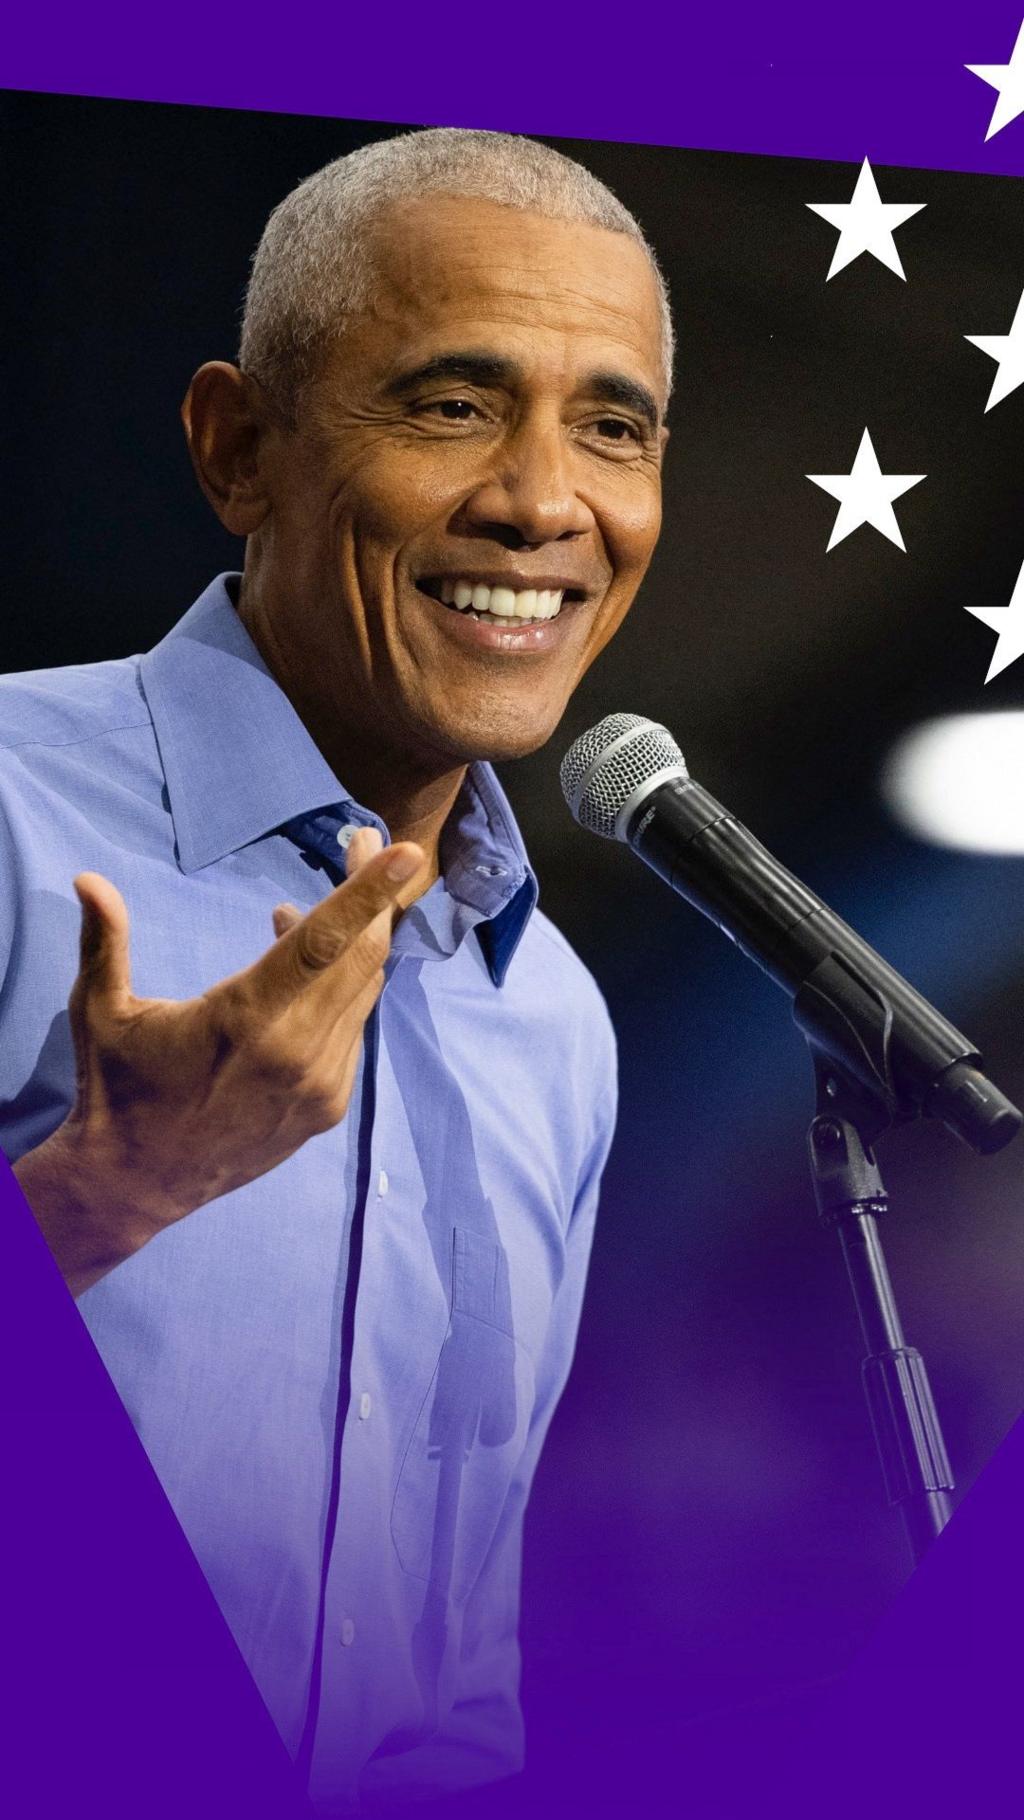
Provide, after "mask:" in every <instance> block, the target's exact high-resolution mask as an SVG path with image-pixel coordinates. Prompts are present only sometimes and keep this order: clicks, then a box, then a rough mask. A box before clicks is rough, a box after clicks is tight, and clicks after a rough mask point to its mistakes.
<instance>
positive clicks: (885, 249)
mask: <svg viewBox="0 0 1024 1820" xmlns="http://www.w3.org/2000/svg"><path fill="white" fill-rule="evenodd" d="M805 206H806V207H807V208H809V209H813V211H814V213H815V214H816V215H820V216H821V218H822V220H823V221H827V222H828V224H829V226H830V227H834V228H838V229H839V239H838V241H837V243H836V250H835V252H834V253H833V255H832V264H831V265H830V266H829V268H828V276H827V277H826V279H825V283H826V284H827V283H828V280H829V278H834V277H835V275H836V273H837V272H841V271H842V269H843V267H844V266H847V265H849V264H850V261H851V260H853V259H859V258H860V255H861V253H873V254H874V257H875V258H876V259H880V260H881V262H882V264H883V265H887V266H888V267H889V270H890V272H895V273H896V276H897V278H902V279H903V281H904V283H906V273H905V272H904V270H903V267H902V265H901V264H900V256H899V254H898V253H897V251H896V242H895V240H894V239H893V237H892V236H893V230H894V228H898V227H902V226H903V223H904V222H905V221H909V220H910V217H911V215H916V214H917V213H918V212H919V210H921V209H923V208H926V207H927V204H926V203H924V202H883V201H882V198H881V196H880V195H879V194H878V185H877V183H876V182H875V174H874V172H873V170H872V169H871V166H870V164H869V163H868V161H867V159H866V158H865V160H864V163H863V164H862V165H861V167H860V172H859V174H858V177H857V182H856V184H855V185H854V190H853V195H852V197H851V199H850V201H849V202H808V203H807V204H806V205H805Z"/></svg>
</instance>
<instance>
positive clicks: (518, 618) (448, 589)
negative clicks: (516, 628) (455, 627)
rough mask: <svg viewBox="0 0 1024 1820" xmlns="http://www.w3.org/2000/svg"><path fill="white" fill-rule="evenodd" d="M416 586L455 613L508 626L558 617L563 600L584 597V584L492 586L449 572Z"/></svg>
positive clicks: (428, 577)
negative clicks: (570, 585)
mask: <svg viewBox="0 0 1024 1820" xmlns="http://www.w3.org/2000/svg"><path fill="white" fill-rule="evenodd" d="M416 586H417V587H418V589H419V591H420V593H421V594H426V595H427V597H428V598H429V599H430V600H436V601H439V602H440V604H441V605H442V606H445V607H450V608H451V609H452V611H453V612H455V613H464V614H465V615H466V617H467V618H468V619H483V620H488V621H491V622H492V623H493V624H495V625H505V626H507V625H524V624H527V623H529V622H534V621H537V620H544V619H557V617H558V615H559V613H560V612H561V610H562V604H563V602H570V601H577V600H583V599H584V598H585V596H584V593H583V590H582V588H509V587H505V586H501V585H498V586H494V587H490V586H488V585H487V584H486V583H484V582H473V581H468V580H462V579H460V578H458V577H456V576H448V575H446V576H443V577H441V576H426V577H424V579H423V580H422V581H418V582H417V583H416Z"/></svg>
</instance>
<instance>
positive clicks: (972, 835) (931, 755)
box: [882, 711, 1024, 854]
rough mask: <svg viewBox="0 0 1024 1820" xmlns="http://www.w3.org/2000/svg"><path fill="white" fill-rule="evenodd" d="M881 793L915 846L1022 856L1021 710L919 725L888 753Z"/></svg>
mask: <svg viewBox="0 0 1024 1820" xmlns="http://www.w3.org/2000/svg"><path fill="white" fill-rule="evenodd" d="M882 794H883V796H884V797H885V800H886V802H887V803H888V805H889V808H890V809H891V810H892V811H893V813H894V815H895V816H896V818H897V820H899V821H901V822H902V823H903V825H904V826H905V827H906V828H908V829H909V830H910V832H911V833H912V834H916V835H917V836H918V838H919V839H921V840H928V841H934V842H935V843H936V844H937V845H938V846H942V847H959V848H962V849H964V850H965V851H967V852H971V853H1020V854H1024V712H1019V711H1010V712H1007V713H992V714H951V715H947V716H946V717H944V718H943V719H942V720H929V721H925V722H924V723H923V725H921V726H920V727H915V728H914V730H913V732H911V733H907V734H906V735H905V736H904V737H903V738H902V739H901V740H900V741H899V743H898V744H897V745H896V746H895V747H894V749H893V751H892V753H891V754H890V756H889V759H888V761H887V763H886V766H885V769H884V771H883V774H882Z"/></svg>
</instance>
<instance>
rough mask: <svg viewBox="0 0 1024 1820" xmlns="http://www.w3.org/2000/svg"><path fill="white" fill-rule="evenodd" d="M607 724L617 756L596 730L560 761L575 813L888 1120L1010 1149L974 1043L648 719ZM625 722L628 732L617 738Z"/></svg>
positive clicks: (1009, 1131)
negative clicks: (643, 763)
mask: <svg viewBox="0 0 1024 1820" xmlns="http://www.w3.org/2000/svg"><path fill="white" fill-rule="evenodd" d="M628 723H636V725H635V726H634V727H633V728H632V729H631V730H630V729H629V728H628ZM605 726H607V727H608V728H609V742H608V745H607V752H608V754H610V755H611V756H610V757H608V758H606V757H605V755H604V754H600V735H601V728H595V729H593V731H592V732H591V734H589V735H587V736H585V740H581V741H578V742H577V746H576V748H574V749H573V753H571V754H569V755H567V759H566V761H565V766H564V767H563V784H564V787H565V788H566V795H567V798H568V799H569V800H570V806H571V807H572V809H573V813H574V814H575V815H577V819H579V820H581V821H583V824H584V826H591V827H592V828H593V829H594V831H595V832H600V833H604V834H609V835H612V834H613V831H614V837H615V838H618V839H620V840H625V841H626V842H628V844H629V846H631V847H632V848H633V850H634V852H635V853H637V854H638V855H639V857H640V858H641V859H642V860H643V861H644V862H645V864H646V865H648V866H650V867H651V869H652V870H653V871H654V872H656V873H657V874H658V876H659V877H660V878H662V879H664V881H665V883H666V884H668V885H670V886H671V887H672V890H673V891H675V892H677V893H678V894H679V895H680V896H681V897H684V898H686V899H687V901H688V902H689V903H691V904H693V905H694V907H695V908H696V909H698V910H700V911H702V912H703V913H704V915H706V916H708V917H710V918H711V919H712V921H714V922H715V923H717V924H718V927H719V928H720V929H721V930H722V931H723V933H724V934H726V935H727V936H729V938H730V939H731V940H732V941H734V942H735V943H736V944H737V946H738V947H740V948H741V949H742V950H743V952H744V953H745V954H747V955H748V956H749V957H750V959H751V960H753V961H755V962H756V963H757V965H758V966H759V967H761V968H762V969H763V970H764V971H765V972H766V973H767V974H768V975H769V977H770V978H771V979H773V980H775V981H776V983H777V984H778V985H780V986H781V987H782V988H783V990H784V991H786V992H788V993H789V994H790V995H791V996H792V998H793V1001H794V1002H793V1013H794V1017H795V1019H796V1021H797V1023H798V1025H799V1026H800V1028H801V1029H802V1030H803V1031H804V1033H805V1034H806V1035H807V1037H808V1038H809V1040H810V1042H811V1043H812V1044H813V1045H814V1047H815V1049H816V1050H817V1051H818V1052H819V1053H820V1054H823V1055H824V1056H826V1057H827V1058H829V1060H831V1061H834V1063H835V1065H836V1067H837V1068H840V1069H844V1070H845V1071H846V1072H847V1074H848V1075H849V1076H851V1077H852V1079H853V1081H854V1082H855V1083H856V1084H857V1085H859V1087H860V1088H861V1089H862V1090H863V1091H864V1092H865V1093H866V1094H867V1095H868V1096H869V1097H870V1099H871V1100H873V1101H874V1103H875V1104H876V1105H877V1106H880V1107H881V1109H882V1113H883V1116H882V1119H881V1124H882V1125H884V1124H885V1123H886V1122H889V1121H898V1120H904V1119H910V1118H915V1117H917V1116H919V1115H921V1114H924V1115H926V1116H929V1117H934V1118H939V1119H941V1120H942V1121H943V1123H944V1124H945V1125H947V1126H948V1127H949V1129H950V1130H952V1131H953V1132H955V1133H956V1135H957V1136H959V1137H961V1138H963V1139H965V1140H966V1142H968V1143H969V1144H971V1145H972V1146H973V1147H974V1149H976V1150H979V1151H995V1150H999V1149H1001V1148H1002V1146H1003V1145H1004V1144H1006V1143H1008V1142H1009V1141H1010V1139H1011V1138H1012V1137H1013V1136H1014V1135H1015V1133H1016V1132H1017V1131H1018V1130H1019V1128H1020V1126H1021V1124H1022V1123H1024V1120H1022V1117H1021V1114H1020V1113H1019V1112H1018V1111H1017V1109H1016V1107H1015V1106H1014V1105H1013V1104H1012V1103H1011V1102H1010V1101H1009V1100H1008V1099H1007V1098H1006V1096H1005V1095H1004V1094H1003V1093H1001V1092H1000V1090H999V1089H998V1088H997V1087H996V1086H995V1085H994V1084H993V1083H992V1082H991V1081H989V1080H988V1079H987V1078H986V1076H985V1075H984V1074H983V1073H982V1072H981V1057H980V1055H979V1053H978V1051H977V1049H976V1048H975V1046H974V1044H973V1043H972V1042H970V1040H969V1039H968V1038H967V1037H965V1036H964V1035H963V1034H962V1033H961V1032H960V1031H959V1030H956V1029H955V1028H954V1026H953V1025H952V1024H950V1023H949V1022H948V1021H947V1019H945V1018H944V1017H942V1016H941V1015H940V1014H939V1012H938V1011H936V1010H935V1008H934V1006H932V1005H930V1004H929V1003H928V1001H927V999H925V998H923V997H922V996H921V994H920V993H919V992H916V991H915V990H914V988H913V987H912V986H911V985H909V983H908V982H907V981H906V980H905V979H903V977H902V976H901V975H900V974H899V973H897V972H896V969H895V968H894V967H891V966H890V965H889V963H888V962H887V961H884V960H883V959H882V957H881V955H879V954H877V953H876V952H875V950H874V949H873V948H872V947H870V946H869V944H868V943H867V942H865V941H864V940H863V939H862V938H861V937H860V936H859V935H857V934H856V932H855V931H854V930H853V929H851V928H850V927H849V926H848V924H846V923H844V922H843V921H842V919H841V918H840V917H838V916H836V915H835V914H834V912H833V911H831V910H829V909H828V908H827V906H826V905H825V904H823V903H822V902H821V899H820V898H818V897H815V895H814V893H813V892H811V891H809V890H808V889H807V887H806V886H805V885H802V884H801V883H800V881H799V879H796V878H794V877H793V875H792V873H790V872H787V870H786V869H785V867H784V866H781V865H780V864H779V862H778V861H777V860H776V859H774V858H773V857H772V855H771V854H770V853H769V852H768V851H767V849H766V848H764V847H763V846H762V845H761V843H760V841H758V840H755V838H754V836H753V835H752V834H750V833H749V832H748V830H747V829H746V828H744V827H743V826H742V825H741V824H740V823H739V822H738V821H736V819H735V817H733V816H732V815H730V814H729V812H728V810H727V809H725V808H723V806H722V804H721V803H719V802H716V800H715V798H714V797H713V796H711V795H709V793H708V792H707V791H706V790H704V789H702V788H701V786H700V785H699V784H697V783H694V781H693V780H692V778H690V777H689V776H688V775H687V772H686V767H685V765H684V764H683V762H682V757H681V754H679V751H678V747H676V746H675V743H674V741H672V740H671V736H670V735H667V734H665V730H664V729H663V728H655V726H654V723H651V722H642V721H641V719H640V717H639V716H615V717H611V718H610V719H609V721H608V722H605V723H602V727H605ZM618 727H626V728H627V731H626V732H625V733H621V732H619V733H617V736H616V737H615V738H614V742H612V740H611V737H610V736H611V735H612V734H615V733H616V729H617V728H618ZM661 735H664V738H665V741H666V742H667V747H668V748H669V749H670V751H668V752H667V753H666V757H667V759H668V762H667V765H666V766H665V768H664V769H661V770H660V771H659V768H658V762H657V759H652V760H651V761H650V765H649V770H650V775H649V778H648V782H647V783H646V784H645V783H644V782H643V781H640V783H639V787H637V783H638V775H637V769H634V771H633V775H632V777H631V778H629V780H628V781H627V782H624V783H623V784H622V786H621V793H620V794H619V798H618V801H617V800H616V785H615V784H614V783H613V782H610V781H609V780H610V779H612V777H613V775H614V769H613V768H614V767H618V768H619V769H620V770H621V771H623V773H624V772H625V769H626V767H627V766H628V764H629V762H630V758H629V748H630V747H635V746H636V744H637V742H639V741H641V740H646V741H648V742H649V743H650V744H651V750H652V751H656V750H657V747H656V744H654V743H653V742H655V741H656V740H657V737H658V736H661ZM595 754H600V756H597V757H596V760H595ZM672 754H674V755H675V758H676V759H678V763H675V762H674V760H673V757H672V756H671V755H672ZM574 760H575V772H573V764H574ZM662 762H663V763H664V760H663V761H662ZM584 773H585V775H584ZM574 777H575V780H576V782H575V786H574V787H573V781H572V780H573V778H574ZM602 792H603V793H604V794H603V799H602ZM588 793H589V794H588ZM588 808H589V815H588V813H587V811H588ZM613 818H614V830H613Z"/></svg>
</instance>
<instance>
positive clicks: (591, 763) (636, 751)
mask: <svg viewBox="0 0 1024 1820" xmlns="http://www.w3.org/2000/svg"><path fill="white" fill-rule="evenodd" d="M666 770H671V771H676V772H677V773H681V774H682V775H683V776H684V777H685V776H686V764H685V762H684V759H683V755H682V753H681V752H680V750H679V747H678V746H677V745H676V742H675V740H674V739H673V737H672V735H671V733H670V732H669V731H668V728H667V727H663V726H661V725H659V723H658V722H657V721H654V720H648V719H647V717H646V715H643V714H606V715H605V717H604V719H603V720H599V721H598V723H597V725H596V727H591V728H590V730H589V732H587V733H581V734H580V737H579V739H577V740H574V742H573V744H572V745H571V746H570V747H569V750H568V752H567V753H566V755H565V757H564V758H563V760H562V764H561V769H560V772H559V776H560V778H561V781H562V794H563V795H564V797H565V800H566V802H567V803H568V805H569V808H570V810H571V811H572V814H573V815H574V816H575V818H576V820H577V821H578V822H579V824H580V826H581V827H583V828H587V829H588V830H589V832H590V833H591V834H601V835H603V836H604V837H605V839H606V840H615V839H616V838H618V836H617V831H616V822H617V820H618V817H619V814H620V812H621V810H622V809H624V808H625V806H626V804H627V803H628V802H629V800H630V798H631V797H632V796H634V795H635V794H636V792H637V791H638V790H640V789H642V787H643V785H644V784H645V783H646V782H647V780H648V778H653V777H654V776H656V775H657V774H659V773H661V772H664V771H666Z"/></svg>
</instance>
